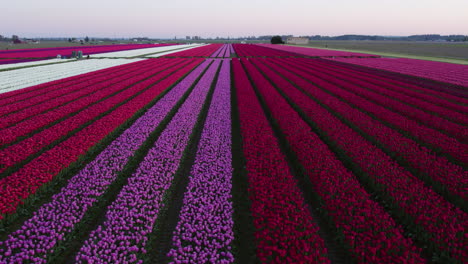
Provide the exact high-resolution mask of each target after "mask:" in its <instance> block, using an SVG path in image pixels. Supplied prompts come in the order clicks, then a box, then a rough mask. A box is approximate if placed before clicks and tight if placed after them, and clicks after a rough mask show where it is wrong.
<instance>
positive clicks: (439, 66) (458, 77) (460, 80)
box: [333, 58, 468, 87]
mask: <svg viewBox="0 0 468 264" xmlns="http://www.w3.org/2000/svg"><path fill="white" fill-rule="evenodd" d="M333 60H337V61H341V62H346V63H351V64H357V65H362V66H367V67H372V68H377V69H382V70H388V71H393V72H398V73H404V74H408V75H414V76H419V77H423V78H428V79H432V80H437V81H441V82H447V83H453V84H456V85H461V86H465V87H466V86H468V67H467V66H466V65H459V64H453V63H445V62H435V61H425V60H415V59H405V58H399V59H394V58H392V59H390V58H379V59H377V60H374V59H355V58H352V59H347V58H346V59H345V58H335V59H333Z"/></svg>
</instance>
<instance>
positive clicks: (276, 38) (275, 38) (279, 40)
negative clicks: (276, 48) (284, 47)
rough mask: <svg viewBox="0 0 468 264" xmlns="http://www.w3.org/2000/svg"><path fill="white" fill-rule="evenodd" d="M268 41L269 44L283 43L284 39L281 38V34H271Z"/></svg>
mask: <svg viewBox="0 0 468 264" xmlns="http://www.w3.org/2000/svg"><path fill="white" fill-rule="evenodd" d="M270 42H271V44H284V41H283V39H282V38H281V36H273V37H272V38H271V41H270Z"/></svg>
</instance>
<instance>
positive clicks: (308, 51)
mask: <svg viewBox="0 0 468 264" xmlns="http://www.w3.org/2000/svg"><path fill="white" fill-rule="evenodd" d="M258 45H260V46H263V47H268V48H272V49H277V50H282V51H287V52H292V53H296V54H298V55H299V56H307V57H351V58H354V57H360V58H361V57H374V58H375V57H380V56H376V55H373V54H365V53H356V52H349V51H338V50H325V49H316V48H311V47H307V48H305V47H295V46H286V45H273V44H258Z"/></svg>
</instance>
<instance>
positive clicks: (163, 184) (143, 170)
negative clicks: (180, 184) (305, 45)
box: [76, 60, 220, 263]
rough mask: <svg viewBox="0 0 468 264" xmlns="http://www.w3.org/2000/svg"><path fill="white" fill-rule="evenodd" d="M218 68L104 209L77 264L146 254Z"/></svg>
mask: <svg viewBox="0 0 468 264" xmlns="http://www.w3.org/2000/svg"><path fill="white" fill-rule="evenodd" d="M219 63H220V61H219V60H215V61H214V62H213V63H212V64H211V66H210V67H209V68H208V70H207V72H206V73H205V75H204V76H203V77H202V78H201V79H200V81H199V82H198V83H197V84H196V86H195V88H194V90H193V91H192V93H191V94H190V96H189V97H188V98H187V100H186V101H185V102H184V104H183V105H182V106H181V107H180V108H179V110H178V111H177V114H176V115H175V116H174V117H173V118H172V120H171V121H170V123H169V124H168V125H167V127H166V128H165V129H164V131H163V132H162V133H161V135H160V136H159V138H158V139H157V141H156V142H155V143H154V145H153V146H152V147H151V149H150V150H149V152H148V154H147V155H146V157H145V158H144V159H143V161H142V162H141V163H140V164H139V166H138V168H137V169H136V171H135V172H134V173H133V174H132V175H131V176H130V177H129V178H128V183H127V185H125V186H124V187H123V188H122V190H121V191H120V193H119V194H118V195H117V198H116V199H115V200H114V202H112V204H111V205H110V206H109V207H108V208H107V211H106V217H105V219H106V220H105V221H104V223H102V224H101V225H99V226H98V228H97V229H95V230H94V231H92V232H91V234H90V236H89V238H88V239H87V240H86V241H85V243H84V244H83V246H82V247H81V249H80V252H79V253H78V255H77V257H76V261H77V262H79V263H82V262H84V263H89V262H94V261H104V262H108V263H111V262H114V263H116V262H136V261H137V258H138V257H139V256H140V255H141V254H145V253H146V250H145V246H146V242H147V241H148V235H149V234H151V232H152V230H153V226H154V224H155V222H156V220H157V218H158V214H159V211H160V210H161V208H162V207H163V202H164V197H165V195H166V193H167V190H168V189H169V188H170V187H171V184H172V181H173V179H174V176H175V173H176V171H177V170H178V168H179V165H180V162H181V159H182V155H183V153H184V150H185V148H186V146H187V144H188V143H189V139H190V135H191V133H192V129H193V128H194V126H195V124H196V121H197V118H198V115H199V113H200V111H201V109H202V107H203V105H204V102H205V99H206V97H207V95H208V92H209V90H210V88H211V83H212V81H213V79H214V77H215V73H216V71H217V69H218V67H219Z"/></svg>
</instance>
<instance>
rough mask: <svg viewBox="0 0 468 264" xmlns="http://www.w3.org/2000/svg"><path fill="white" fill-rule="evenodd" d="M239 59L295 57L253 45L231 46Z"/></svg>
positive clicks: (287, 53) (289, 53)
mask: <svg viewBox="0 0 468 264" xmlns="http://www.w3.org/2000/svg"><path fill="white" fill-rule="evenodd" d="M233 46H234V51H235V52H236V54H237V55H238V56H239V57H264V56H266V57H295V56H298V55H297V54H295V53H292V52H287V51H282V50H277V49H272V48H267V47H262V46H259V45H253V44H233Z"/></svg>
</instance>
